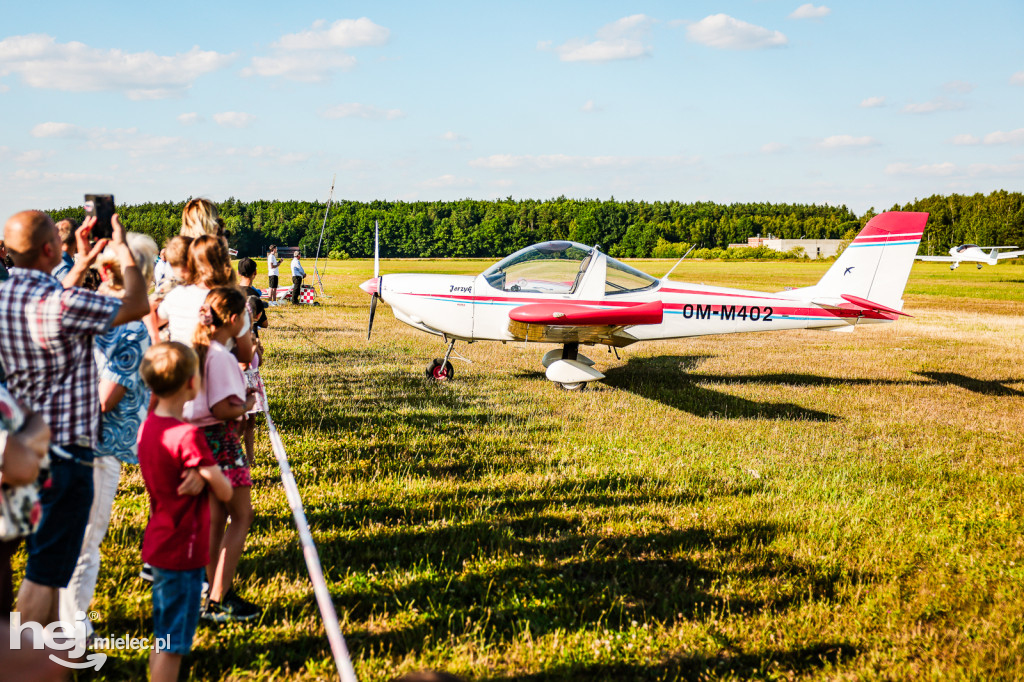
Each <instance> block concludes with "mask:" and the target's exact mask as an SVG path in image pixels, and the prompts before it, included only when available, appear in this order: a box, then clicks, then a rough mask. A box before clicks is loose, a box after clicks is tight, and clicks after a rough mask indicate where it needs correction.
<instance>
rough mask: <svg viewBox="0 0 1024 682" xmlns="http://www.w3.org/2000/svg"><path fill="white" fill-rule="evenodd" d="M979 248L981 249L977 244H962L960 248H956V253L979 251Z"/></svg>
mask: <svg viewBox="0 0 1024 682" xmlns="http://www.w3.org/2000/svg"><path fill="white" fill-rule="evenodd" d="M977 248H980V247H979V246H978V245H977V244H961V245H960V246H958V247H956V251H957V253H963V252H964V251H966V250H967V249H977Z"/></svg>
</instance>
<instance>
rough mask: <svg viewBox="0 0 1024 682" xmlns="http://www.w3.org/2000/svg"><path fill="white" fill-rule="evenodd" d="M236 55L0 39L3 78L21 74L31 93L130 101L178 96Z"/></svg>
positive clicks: (41, 37) (45, 38) (36, 37)
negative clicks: (109, 95) (102, 95)
mask: <svg viewBox="0 0 1024 682" xmlns="http://www.w3.org/2000/svg"><path fill="white" fill-rule="evenodd" d="M233 58H234V57H233V55H226V54H220V53H218V52H210V51H204V50H200V49H199V48H198V47H193V48H192V49H191V50H189V51H188V52H183V53H179V54H176V55H173V56H161V55H157V54H155V53H153V52H123V51H121V50H102V49H98V48H93V47H89V46H88V45H85V44H83V43H78V42H70V43H58V42H57V41H56V39H54V38H53V37H52V36H49V35H46V34H42V33H36V34H30V35H22V36H12V37H10V38H6V39H4V40H0V76H6V75H9V74H17V75H19V76H20V77H21V79H22V81H24V82H25V84H27V85H28V86H30V87H33V88H43V89H49V90H61V91H64V92H98V91H119V92H123V93H124V94H125V96H127V97H128V98H129V99H137V100H141V99H164V98H167V97H175V96H180V95H182V94H184V93H185V91H187V90H188V89H189V88H190V87H192V83H193V82H194V81H195V80H196V79H197V78H199V77H200V76H202V75H204V74H207V73H210V72H211V71H216V70H217V69H221V68H223V67H225V66H227V65H228V64H229V63H230V62H231V60H232V59H233Z"/></svg>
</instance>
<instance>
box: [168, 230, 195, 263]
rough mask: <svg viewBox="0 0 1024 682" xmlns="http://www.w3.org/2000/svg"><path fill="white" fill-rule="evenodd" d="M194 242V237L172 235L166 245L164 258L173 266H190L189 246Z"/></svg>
mask: <svg viewBox="0 0 1024 682" xmlns="http://www.w3.org/2000/svg"><path fill="white" fill-rule="evenodd" d="M191 244H192V237H182V236H181V235H178V236H177V237H171V238H170V239H168V240H167V244H166V245H165V246H164V260H166V261H167V264H168V265H170V266H171V267H172V268H187V267H188V247H189V246H191Z"/></svg>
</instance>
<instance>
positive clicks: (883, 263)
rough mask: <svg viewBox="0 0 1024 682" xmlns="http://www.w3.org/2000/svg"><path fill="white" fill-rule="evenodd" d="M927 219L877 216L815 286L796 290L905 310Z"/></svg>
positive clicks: (911, 215)
mask: <svg viewBox="0 0 1024 682" xmlns="http://www.w3.org/2000/svg"><path fill="white" fill-rule="evenodd" d="M927 222H928V214H927V213H911V212H904V211H892V212H890V213H882V214H880V215H877V216H875V217H874V218H872V219H871V220H869V221H868V224H867V225H865V226H864V229H863V230H861V231H860V234H858V235H857V237H856V238H855V239H854V240H853V242H851V243H850V245H849V246H848V247H846V250H845V251H843V253H842V254H841V255H840V256H839V258H838V259H837V260H836V262H835V263H834V264H833V265H832V267H831V268H829V270H828V272H826V273H825V275H824V276H823V277H822V278H821V280H820V281H819V282H818V283H817V284H816V285H814V286H812V287H808V288H807V289H803V290H797V291H800V292H801V293H804V294H811V295H812V296H813V297H814V298H815V299H831V298H844V295H845V296H853V297H856V298H859V299H865V300H867V301H871V302H874V303H878V304H881V305H882V306H887V307H889V308H893V309H895V310H902V308H903V290H904V289H905V288H906V286H907V279H908V278H909V277H910V268H911V266H912V265H913V264H914V256H915V255H916V254H917V247H918V244H920V242H921V235H922V234H923V233H924V226H925V223H927Z"/></svg>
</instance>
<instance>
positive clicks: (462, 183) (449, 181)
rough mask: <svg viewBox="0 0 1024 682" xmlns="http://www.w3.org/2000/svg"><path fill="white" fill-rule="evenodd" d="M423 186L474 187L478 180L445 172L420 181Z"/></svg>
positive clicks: (437, 187) (433, 187) (435, 187)
mask: <svg viewBox="0 0 1024 682" xmlns="http://www.w3.org/2000/svg"><path fill="white" fill-rule="evenodd" d="M420 186H421V187H424V188H427V189H443V188H446V187H474V186H476V181H475V180H472V179H471V178H460V177H457V176H455V175H451V174H445V175H441V176H438V177H436V178H431V179H429V180H424V181H423V182H421V183H420Z"/></svg>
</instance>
